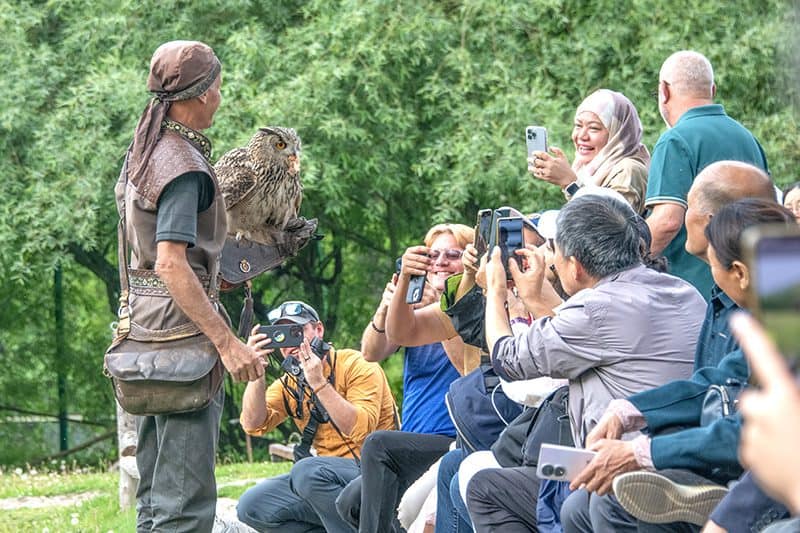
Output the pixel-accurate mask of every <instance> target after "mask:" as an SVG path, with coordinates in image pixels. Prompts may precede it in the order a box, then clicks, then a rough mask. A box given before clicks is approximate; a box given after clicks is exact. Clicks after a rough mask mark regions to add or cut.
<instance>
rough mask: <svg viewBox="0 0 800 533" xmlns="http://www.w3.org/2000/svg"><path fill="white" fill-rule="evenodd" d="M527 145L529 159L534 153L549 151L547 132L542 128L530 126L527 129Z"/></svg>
mask: <svg viewBox="0 0 800 533" xmlns="http://www.w3.org/2000/svg"><path fill="white" fill-rule="evenodd" d="M525 143H526V144H527V145H528V157H530V155H531V153H532V152H535V151H539V152H546V151H547V130H546V129H545V128H543V127H542V126H528V127H527V128H525Z"/></svg>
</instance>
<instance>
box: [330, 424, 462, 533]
mask: <svg viewBox="0 0 800 533" xmlns="http://www.w3.org/2000/svg"><path fill="white" fill-rule="evenodd" d="M451 442H453V439H452V438H450V437H446V436H444V435H426V434H423V433H408V432H405V431H375V432H374V433H371V434H370V435H369V437H367V440H366V441H364V446H363V447H362V448H361V477H358V478H356V479H354V480H353V481H352V482H351V483H350V484H349V485H347V487H345V489H344V490H343V491H342V492H341V494H339V497H338V498H337V500H336V508H337V510H338V511H339V515H340V516H341V517H342V518H343V519H344V520H345V521H347V522H349V523H350V524H352V525H353V526H354V527H356V528H358V530H359V531H360V532H361V533H386V532H388V531H400V530H401V527H400V523H399V522H398V520H397V506H398V505H399V504H400V498H402V496H403V493H404V492H405V491H406V490H407V489H408V487H410V486H411V484H412V483H414V481H416V480H417V479H418V478H419V477H420V476H421V475H422V474H424V473H425V472H426V471H427V470H428V468H430V466H431V465H432V464H433V463H435V462H436V460H437V459H439V458H440V457H441V456H442V455H444V454H445V453H446V452H447V450H448V448H449V446H450V443H451Z"/></svg>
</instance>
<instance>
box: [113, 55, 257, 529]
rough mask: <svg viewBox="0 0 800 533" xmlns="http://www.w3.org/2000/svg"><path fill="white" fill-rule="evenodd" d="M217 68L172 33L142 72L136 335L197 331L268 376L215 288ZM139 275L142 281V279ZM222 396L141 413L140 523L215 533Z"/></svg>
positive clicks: (132, 212)
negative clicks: (145, 99) (193, 406)
mask: <svg viewBox="0 0 800 533" xmlns="http://www.w3.org/2000/svg"><path fill="white" fill-rule="evenodd" d="M220 72H221V64H220V61H219V59H217V56H216V55H215V54H214V51H213V50H212V49H211V48H210V47H209V46H208V45H205V44H203V43H200V42H196V41H172V42H168V43H165V44H163V45H161V46H160V47H159V48H158V49H157V50H156V51H155V53H154V55H153V58H152V60H151V63H150V74H149V77H148V81H147V88H148V90H149V91H150V92H151V93H153V95H154V98H153V99H152V100H151V101H150V103H149V104H148V105H147V107H146V108H145V110H144V112H143V113H142V116H141V118H140V119H139V123H138V125H137V126H136V131H135V133H134V139H133V143H132V144H131V146H130V148H129V150H128V154H127V156H126V159H125V166H124V167H123V171H122V173H121V175H120V179H119V182H118V183H117V186H116V189H115V192H116V198H117V206H118V209H119V211H120V214H121V215H122V216H123V220H124V222H125V224H124V227H123V228H124V234H125V236H126V239H127V242H128V245H129V247H130V249H131V258H130V263H129V268H130V272H131V273H133V272H134V271H135V273H136V274H137V276H136V277H134V276H131V284H130V310H131V317H132V320H131V324H132V326H131V336H132V337H133V335H134V334H135V335H137V336H138V340H164V339H173V338H180V337H186V338H189V339H198V342H202V341H201V339H202V335H200V334H201V333H202V334H203V335H205V337H207V338H208V339H209V340H210V341H211V342H212V343H213V345H214V346H215V347H216V349H217V352H218V353H219V356H220V358H221V360H222V363H223V364H224V366H225V368H226V369H227V370H228V371H229V372H230V373H231V375H232V376H233V378H234V379H235V380H236V381H252V380H255V379H258V378H260V377H261V376H263V374H264V369H263V364H264V361H263V359H262V358H261V357H259V356H258V354H257V353H256V351H255V350H254V349H253V348H252V347H250V346H247V345H246V344H244V343H243V342H241V341H240V340H239V339H238V338H237V337H236V336H235V335H234V333H233V332H232V331H231V329H230V327H229V320H228V318H227V315H226V314H225V311H224V309H223V308H222V305H221V304H220V302H219V300H218V297H217V294H218V289H219V287H218V285H217V279H218V276H217V274H218V272H219V259H220V253H221V251H222V248H223V244H224V240H225V236H226V234H227V222H226V213H225V204H224V201H223V197H222V194H221V192H220V187H219V185H218V183H217V179H216V175H215V173H214V169H213V167H212V166H211V164H210V162H209V157H210V154H211V143H210V141H209V140H208V139H207V138H206V137H205V136H204V135H203V134H202V133H200V132H201V131H202V130H205V129H207V128H209V127H210V126H211V124H212V123H213V119H214V114H215V113H216V111H217V108H218V107H219V104H220V100H221V96H220V85H221V83H222V80H221V74H220ZM144 278H147V280H149V283H148V284H146V285H147V286H146V287H145V286H142V287H137V286H135V283H134V280H136V279H144ZM150 282H151V283H150ZM156 293H157V294H156ZM137 304H138V305H137ZM223 394H224V393H223V390H222V388H220V390H219V391H218V393H217V395H216V397H215V398H214V400H213V401H212V402H211V403H210V404H209V405H208V406H207V407H205V408H203V409H199V410H196V411H192V412H189V413H181V414H167V415H158V416H141V417H138V418H137V431H138V444H137V453H136V461H137V466H138V469H139V473H140V477H141V479H140V482H139V488H138V490H137V495H136V496H137V531H139V532H144V531H155V530H158V531H162V530H167V529H168V530H170V531H211V529H212V527H213V523H214V513H215V508H216V484H215V479H214V460H215V455H216V445H217V440H218V435H219V423H220V415H221V412H222V402H223Z"/></svg>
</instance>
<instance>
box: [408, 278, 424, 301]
mask: <svg viewBox="0 0 800 533" xmlns="http://www.w3.org/2000/svg"><path fill="white" fill-rule="evenodd" d="M425 277H426V276H411V280H410V281H409V282H408V290H407V291H406V303H407V304H418V303H420V302H421V301H422V293H423V292H424V290H425Z"/></svg>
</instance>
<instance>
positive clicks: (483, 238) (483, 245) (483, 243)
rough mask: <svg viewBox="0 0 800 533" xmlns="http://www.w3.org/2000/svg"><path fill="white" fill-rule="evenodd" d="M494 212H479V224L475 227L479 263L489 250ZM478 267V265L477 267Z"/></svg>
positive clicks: (482, 210)
mask: <svg viewBox="0 0 800 533" xmlns="http://www.w3.org/2000/svg"><path fill="white" fill-rule="evenodd" d="M492 214H493V213H492V210H491V209H481V210H480V211H478V222H477V224H476V225H475V242H474V243H473V244H474V246H475V251H476V253H477V256H478V263H480V260H481V257H483V254H485V253H486V251H487V250H488V249H489V241H490V240H491V238H490V232H491V231H492ZM476 266H477V265H476Z"/></svg>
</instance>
